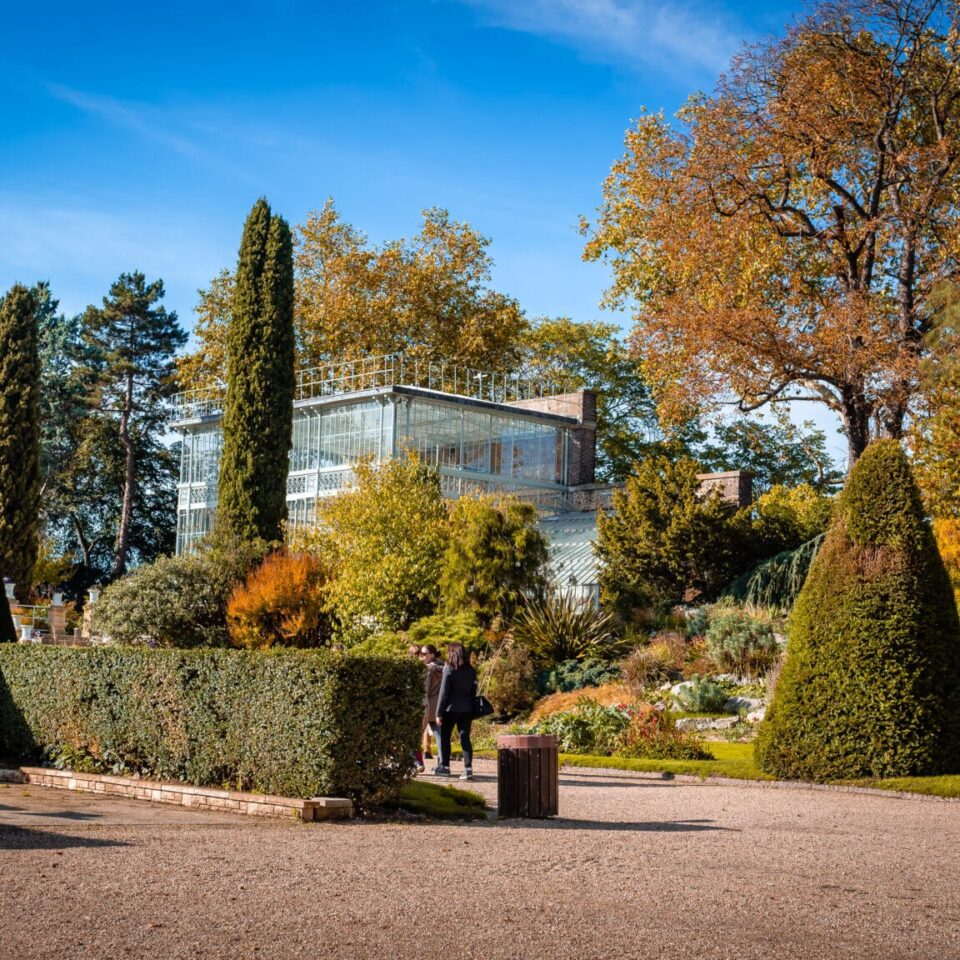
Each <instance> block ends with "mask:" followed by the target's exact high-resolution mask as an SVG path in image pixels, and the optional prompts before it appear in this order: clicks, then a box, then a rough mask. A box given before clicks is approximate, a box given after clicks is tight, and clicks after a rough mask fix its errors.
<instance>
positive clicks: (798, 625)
mask: <svg viewBox="0 0 960 960" xmlns="http://www.w3.org/2000/svg"><path fill="white" fill-rule="evenodd" d="M757 760H758V762H759V763H760V766H761V767H762V769H763V770H764V771H766V772H767V773H771V774H773V775H774V776H777V777H780V778H787V779H806V780H816V781H829V780H840V779H856V778H863V777H902V776H913V775H931V774H945V773H953V772H957V771H958V770H960V622H958V618H957V608H956V606H955V604H954V602H953V596H952V592H951V589H950V581H949V578H948V576H947V573H946V571H945V569H944V566H943V561H942V560H941V558H940V556H939V554H938V553H937V548H936V544H935V543H934V540H933V535H932V533H931V531H930V528H929V526H928V525H927V523H926V522H925V520H924V512H923V508H922V506H921V503H920V495H919V492H918V490H917V487H916V484H915V483H914V479H913V476H912V475H911V471H910V466H909V464H908V463H907V459H906V457H905V455H904V453H903V451H902V449H901V448H900V445H899V444H898V443H896V442H895V441H893V440H879V441H876V442H875V443H873V444H871V445H870V447H869V448H868V449H867V451H866V452H865V453H864V454H863V456H862V457H861V458H860V460H859V461H858V462H857V464H856V466H855V467H854V469H853V471H852V472H851V474H850V477H849V479H848V481H847V486H846V488H845V489H844V491H843V493H842V494H841V496H840V498H839V501H838V503H837V505H836V509H835V511H834V515H833V519H832V521H831V524H830V529H829V531H828V533H827V537H826V540H825V542H824V544H823V546H822V548H821V549H820V552H819V553H818V555H817V557H816V559H815V560H814V562H813V565H812V567H811V569H810V573H809V575H808V577H807V581H806V583H805V585H804V587H803V590H802V591H801V593H800V596H799V598H798V600H797V604H796V607H795V608H794V613H793V625H792V630H791V634H790V641H789V645H788V649H787V659H786V662H785V663H784V666H783V670H782V672H781V674H780V678H779V682H778V683H777V687H776V691H775V693H774V696H773V701H772V703H771V705H770V708H769V710H768V712H767V717H766V720H765V721H764V723H763V724H762V726H761V730H760V734H759V737H758V742H757Z"/></svg>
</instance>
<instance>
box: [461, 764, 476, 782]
mask: <svg viewBox="0 0 960 960" xmlns="http://www.w3.org/2000/svg"><path fill="white" fill-rule="evenodd" d="M460 779H461V780H472V779H473V771H472V770H471V769H470V768H469V767H467V769H466V770H464V771H463V773H461V774H460Z"/></svg>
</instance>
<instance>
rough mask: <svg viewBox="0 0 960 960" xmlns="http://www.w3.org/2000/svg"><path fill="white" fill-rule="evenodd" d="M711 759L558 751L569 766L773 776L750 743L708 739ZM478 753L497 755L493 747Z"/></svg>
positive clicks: (755, 777)
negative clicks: (761, 766)
mask: <svg viewBox="0 0 960 960" xmlns="http://www.w3.org/2000/svg"><path fill="white" fill-rule="evenodd" d="M706 747H707V749H708V750H709V751H710V753H712V754H713V757H714V759H713V760H633V759H631V758H628V757H600V756H592V755H589V754H582V753H561V754H560V763H561V764H562V765H565V766H568V767H597V768H600V769H604V770H639V771H641V772H643V773H672V774H674V775H677V774H687V775H690V776H694V777H732V778H734V779H736V780H772V779H773V777H771V776H768V775H767V774H765V773H763V772H761V771H760V769H759V768H758V767H757V765H756V764H755V763H754V760H753V744H752V743H726V742H723V741H714V740H708V741H707V743H706ZM478 755H482V756H488V757H494V758H495V757H496V752H495V751H492V750H490V751H487V750H484V751H482V753H478Z"/></svg>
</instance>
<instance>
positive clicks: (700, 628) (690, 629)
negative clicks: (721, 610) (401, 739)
mask: <svg viewBox="0 0 960 960" xmlns="http://www.w3.org/2000/svg"><path fill="white" fill-rule="evenodd" d="M683 626H684V631H685V632H686V634H687V636H688V637H690V638H691V639H692V638H693V637H702V636H705V635H706V632H707V627H708V626H710V607H709V606H702V607H694V608H692V609H691V610H689V611H687V613H686V615H685V616H684V624H683Z"/></svg>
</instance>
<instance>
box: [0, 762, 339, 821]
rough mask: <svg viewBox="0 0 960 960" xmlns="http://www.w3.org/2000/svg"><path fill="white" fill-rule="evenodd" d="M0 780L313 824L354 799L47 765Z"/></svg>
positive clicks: (0, 774) (3, 773)
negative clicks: (223, 787)
mask: <svg viewBox="0 0 960 960" xmlns="http://www.w3.org/2000/svg"><path fill="white" fill-rule="evenodd" d="M0 782H7V783H31V784H35V785H36V786H41V787H52V788H54V789H57V790H77V791H81V792H83V793H96V794H100V795H101V796H110V797H125V798H127V799H130V800H149V801H151V802H153V803H169V804H174V805H176V806H181V807H190V808H192V809H196V810H216V811H218V812H221V813H223V812H226V813H239V814H244V815H247V816H254V817H285V818H291V817H292V818H293V819H295V820H303V821H305V822H308V823H312V822H315V821H318V820H341V819H345V818H348V817H352V816H353V802H352V801H351V800H349V799H347V798H344V797H312V798H311V799H309V800H300V799H297V798H295V797H276V796H270V795H269V794H262V793H247V792H243V791H239V790H221V789H218V788H216V787H197V786H194V785H193V784H189V783H177V782H168V781H159V780H141V779H138V778H136V777H116V776H110V775H108V774H100V773H80V772H77V771H74V770H54V769H51V768H48V767H19V768H17V769H0Z"/></svg>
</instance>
